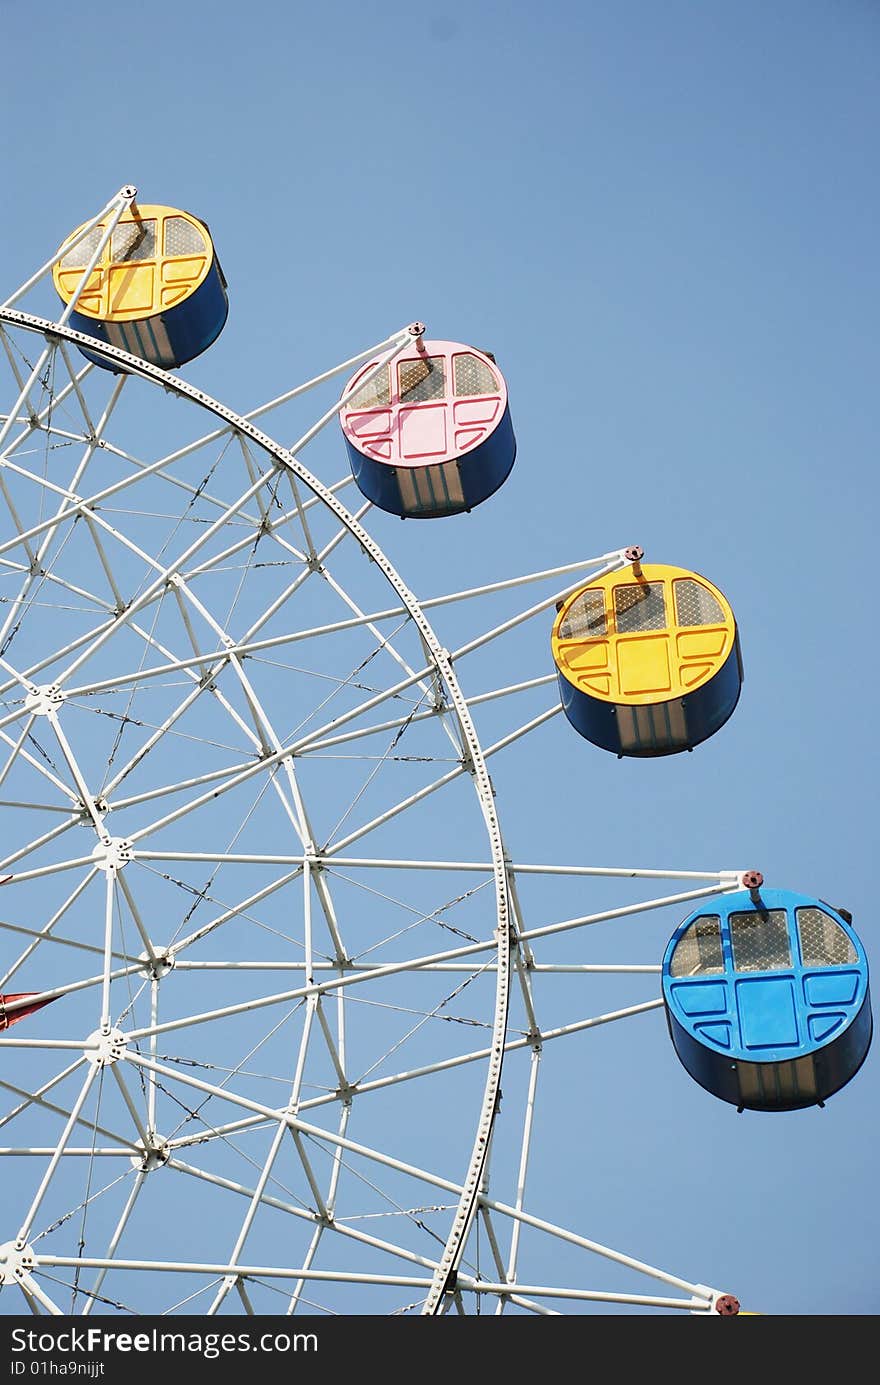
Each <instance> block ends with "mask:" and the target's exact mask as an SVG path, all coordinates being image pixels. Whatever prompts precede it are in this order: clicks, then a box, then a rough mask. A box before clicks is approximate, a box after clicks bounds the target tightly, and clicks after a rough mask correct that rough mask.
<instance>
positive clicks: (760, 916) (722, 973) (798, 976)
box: [662, 872, 872, 1111]
mask: <svg viewBox="0 0 880 1385" xmlns="http://www.w3.org/2000/svg"><path fill="white" fill-rule="evenodd" d="M744 880H745V883H746V884H748V885H750V888H748V889H745V890H741V891H737V892H736V893H734V894H729V895H724V896H722V897H721V898H719V899H717V900H713V901H712V902H711V903H710V904H707V905H706V906H705V907H704V908H702V909H700V910H699V911H697V912H696V913H694V914H692V915H691V916H690V917H689V918H688V919H686V920H685V921H684V923H682V924H681V925H680V926H679V927H678V928H677V929H676V931H675V933H674V934H673V936H672V938H671V940H670V942H669V944H668V946H667V948H666V952H665V955H664V958H663V966H662V987H663V1001H664V1004H665V1007H666V1020H667V1024H668V1027H669V1033H670V1036H671V1038H672V1042H673V1045H674V1047H675V1051H676V1053H677V1054H678V1057H679V1059H680V1060H681V1062H682V1064H683V1066H684V1067H685V1069H686V1070H687V1071H688V1072H689V1073H690V1075H691V1077H693V1078H694V1080H695V1081H696V1082H698V1083H699V1084H700V1086H702V1087H705V1088H706V1090H707V1091H709V1092H711V1093H712V1094H713V1095H714V1096H717V1097H719V1098H720V1099H721V1100H722V1101H727V1102H730V1103H731V1104H732V1105H734V1106H736V1107H737V1109H738V1110H740V1111H742V1110H745V1109H748V1110H752V1111H794V1110H799V1109H801V1108H803V1107H808V1106H822V1105H823V1104H824V1102H825V1101H826V1099H827V1098H828V1097H830V1096H831V1095H833V1093H835V1092H837V1091H839V1090H840V1088H841V1087H843V1086H845V1084H846V1083H847V1082H849V1081H850V1079H851V1078H852V1077H853V1076H854V1075H855V1073H856V1072H857V1071H858V1069H859V1068H860V1067H861V1065H862V1063H863V1062H864V1059H865V1056H866V1054H867V1052H868V1049H869V1047H870V1043H871V1035H872V1015H871V1001H870V992H869V987H868V963H867V958H866V956H865V950H864V948H863V946H862V944H861V942H860V941H859V938H858V936H857V935H856V933H855V931H854V930H853V928H852V923H851V919H850V916H849V914H848V913H847V911H846V910H844V909H835V908H832V907H831V906H830V905H828V904H826V903H825V902H824V900H821V899H814V898H812V897H810V896H808V895H801V894H794V893H792V892H791V891H790V890H778V889H776V890H769V889H763V888H762V886H763V880H762V877H761V876H760V874H759V873H758V872H755V873H754V874H753V875H752V876H751V878H750V876H746V877H744Z"/></svg>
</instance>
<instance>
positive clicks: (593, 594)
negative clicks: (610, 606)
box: [559, 591, 605, 640]
mask: <svg viewBox="0 0 880 1385" xmlns="http://www.w3.org/2000/svg"><path fill="white" fill-rule="evenodd" d="M604 634H605V597H604V594H603V593H602V592H601V591H585V592H581V593H580V595H579V596H576V597H575V599H574V601H573V602H572V603H571V605H570V606H569V608H568V611H567V612H566V615H565V619H564V620H562V621H561V622H560V625H559V638H560V639H561V640H591V639H597V638H598V637H599V636H600V635H604Z"/></svg>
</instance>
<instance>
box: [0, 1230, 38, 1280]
mask: <svg viewBox="0 0 880 1385" xmlns="http://www.w3.org/2000/svg"><path fill="white" fill-rule="evenodd" d="M36 1263H37V1257H36V1255H34V1251H33V1247H32V1246H23V1245H20V1244H19V1242H18V1241H7V1242H6V1243H5V1245H2V1246H0V1287H2V1286H4V1285H6V1284H17V1283H19V1281H20V1280H22V1279H23V1278H24V1277H25V1275H27V1274H30V1273H31V1271H32V1270H33V1269H34V1268H35V1267H36Z"/></svg>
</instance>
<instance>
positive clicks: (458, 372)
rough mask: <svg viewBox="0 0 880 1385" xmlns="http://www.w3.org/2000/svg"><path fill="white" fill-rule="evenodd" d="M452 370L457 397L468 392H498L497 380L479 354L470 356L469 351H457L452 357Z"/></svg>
mask: <svg viewBox="0 0 880 1385" xmlns="http://www.w3.org/2000/svg"><path fill="white" fill-rule="evenodd" d="M452 370H453V376H454V380H455V394H456V396H457V397H458V398H460V397H461V396H462V395H469V394H497V393H498V381H497V380H496V379H495V376H494V375H493V374H492V372H491V370H490V369H489V367H488V366H487V365H486V363H485V361H481V360H480V358H479V356H472V355H471V353H470V352H469V351H465V352H461V353H459V355H457V356H455V357H453V361H452Z"/></svg>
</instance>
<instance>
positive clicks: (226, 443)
mask: <svg viewBox="0 0 880 1385" xmlns="http://www.w3.org/2000/svg"><path fill="white" fill-rule="evenodd" d="M49 251H50V253H48V256H47V259H46V261H45V263H44V265H43V266H42V268H41V269H38V270H37V271H36V272H35V274H34V275H33V276H32V278H30V279H29V280H28V282H27V283H26V284H24V285H23V286H22V288H21V289H20V290H19V291H18V292H17V293H13V294H12V295H11V296H10V297H9V298H7V300H6V302H5V303H4V304H3V305H2V306H0V344H2V348H3V351H2V355H0V361H2V367H3V370H4V373H5V382H4V394H3V396H2V399H3V400H4V401H6V402H4V405H3V408H2V411H0V463H2V465H0V509H2V513H3V527H2V531H0V569H2V576H3V579H4V580H3V586H2V589H0V593H2V597H0V599H2V604H0V807H2V814H3V823H4V832H3V838H2V847H0V886H2V888H0V1093H2V1102H0V1153H2V1156H3V1169H4V1199H3V1205H4V1212H3V1216H4V1222H5V1224H4V1226H3V1227H0V1286H2V1293H0V1311H2V1312H3V1313H20V1312H22V1311H25V1312H28V1311H30V1312H35V1313H50V1314H72V1313H73V1314H113V1313H118V1312H136V1313H147V1314H175V1313H178V1314H198V1315H206V1316H207V1315H214V1314H224V1315H225V1314H257V1315H264V1314H278V1313H281V1314H296V1313H305V1314H315V1313H328V1314H334V1313H335V1314H338V1313H342V1314H371V1315H376V1314H382V1315H394V1314H403V1313H407V1314H424V1315H432V1314H442V1313H448V1312H456V1313H492V1314H502V1313H503V1314H556V1313H562V1312H565V1313H571V1312H575V1313H586V1312H607V1311H618V1312H630V1313H632V1312H645V1313H651V1312H661V1313H667V1312H674V1311H684V1312H689V1313H697V1314H710V1315H711V1314H721V1315H725V1314H731V1313H736V1312H738V1311H739V1303H738V1300H737V1298H736V1296H735V1294H734V1293H733V1292H731V1286H728V1285H725V1284H721V1285H716V1286H714V1287H713V1286H711V1285H707V1284H705V1283H704V1282H702V1277H701V1275H700V1270H699V1266H695V1267H682V1266H679V1265H675V1266H669V1265H664V1264H659V1265H658V1264H654V1263H649V1262H648V1261H647V1260H646V1259H644V1258H642V1257H641V1256H640V1254H639V1250H638V1247H637V1246H632V1245H617V1244H609V1243H607V1242H606V1241H605V1240H603V1239H601V1238H598V1237H597V1236H596V1235H595V1233H594V1232H593V1231H592V1228H591V1227H590V1226H589V1225H569V1224H567V1223H565V1224H564V1223H561V1222H560V1221H558V1220H556V1219H555V1218H554V1216H553V1215H550V1214H549V1213H548V1211H547V1210H546V1206H547V1203H548V1201H549V1200H550V1199H549V1198H548V1187H547V1179H546V1172H545V1169H546V1165H545V1164H544V1162H543V1156H542V1149H543V1147H545V1146H546V1145H547V1144H548V1143H549V1144H550V1145H552V1144H553V1142H554V1141H555V1140H558V1139H560V1138H561V1135H560V1132H559V1130H558V1128H556V1127H554V1125H553V1124H552V1123H548V1122H547V1121H546V1120H545V1119H544V1118H543V1116H542V1115H541V1110H542V1105H541V1103H542V1100H543V1093H544V1090H545V1088H546V1087H547V1085H548V1084H551V1085H553V1084H564V1083H565V1082H567V1081H568V1080H569V1078H568V1076H567V1069H566V1064H567V1063H568V1062H569V1058H568V1052H569V1049H570V1046H571V1044H572V1043H573V1042H575V1041H577V1040H579V1039H581V1038H583V1036H585V1035H589V1034H595V1035H599V1034H602V1033H604V1032H607V1031H608V1030H610V1029H614V1028H615V1026H622V1025H627V1024H632V1023H639V1022H640V1020H641V1018H642V1017H643V1016H644V1015H645V1014H647V1013H648V1012H652V1011H660V1012H661V1013H665V1016H666V1025H667V1026H668V1032H669V1036H670V1039H671V1042H672V1043H673V1046H674V1048H675V1051H676V1053H677V1054H678V1056H679V1058H680V1059H681V1062H682V1063H683V1064H684V1066H685V1068H686V1069H687V1070H688V1071H689V1072H690V1074H691V1076H693V1077H694V1078H695V1080H696V1081H697V1082H698V1083H700V1084H701V1085H702V1086H703V1087H705V1088H706V1089H707V1091H708V1092H711V1093H712V1094H714V1095H715V1096H716V1097H719V1098H720V1099H722V1100H725V1101H728V1102H731V1103H732V1104H734V1105H737V1106H739V1107H740V1108H743V1107H754V1108H756V1109H780V1110H785V1109H794V1108H797V1107H798V1106H804V1105H808V1104H814V1103H817V1102H821V1101H822V1100H824V1098H825V1097H826V1096H827V1095H829V1094H831V1093H832V1092H833V1091H835V1090H837V1089H838V1088H839V1087H840V1086H841V1085H843V1083H844V1082H846V1081H848V1080H849V1079H850V1078H851V1077H852V1076H853V1075H854V1073H855V1072H856V1071H857V1069H858V1067H859V1066H860V1064H861V1062H862V1061H863V1059H864V1057H865V1054H866V1052H867V1049H868V1045H869V1043H870V1038H871V1018H870V1002H869V996H868V989H867V969H866V965H865V958H864V950H863V949H862V946H861V943H860V941H859V939H858V937H857V935H856V934H855V932H854V931H853V929H852V926H851V920H850V918H849V917H848V916H847V915H846V913H845V911H842V910H838V909H834V908H832V907H831V906H829V905H827V904H825V903H824V902H823V901H819V900H813V899H811V898H808V897H802V896H794V895H790V894H789V892H787V891H784V890H769V889H765V888H764V882H763V879H762V877H761V875H760V873H759V872H757V871H756V870H754V869H753V868H752V863H746V865H745V866H741V867H736V866H733V865H732V866H731V868H730V869H724V870H720V871H719V870H717V869H715V870H708V869H707V870H698V869H686V870H674V869H669V870H661V869H656V868H651V867H649V866H646V867H645V868H641V867H639V866H638V865H637V864H636V865H629V864H628V865H626V866H620V865H611V866H608V867H603V866H600V865H596V864H594V863H592V862H589V861H587V862H583V861H582V862H577V863H574V864H571V865H566V864H564V863H553V862H549V863H548V861H546V860H545V861H544V862H543V863H542V862H541V861H535V860H522V859H520V858H519V857H518V855H517V854H516V853H515V852H514V851H513V850H512V849H511V842H510V839H509V835H508V831H507V827H506V811H507V813H508V815H509V804H506V803H505V796H504V793H503V792H499V789H498V776H496V775H495V772H494V767H495V765H496V763H497V764H499V765H501V764H502V763H509V762H511V761H512V762H513V763H514V764H516V762H517V759H518V757H525V758H526V760H527V758H528V747H529V745H530V744H531V743H532V741H533V738H534V736H533V733H535V732H537V731H538V730H539V728H541V727H543V726H544V725H545V724H546V723H547V722H548V721H549V720H551V719H553V718H555V717H561V718H563V719H564V720H567V721H568V722H569V723H570V731H571V736H572V739H573V741H575V742H577V744H578V745H579V746H580V745H581V744H582V743H583V741H584V740H586V741H588V742H591V743H592V745H593V747H595V753H596V754H601V753H611V754H616V755H618V756H624V755H630V756H656V755H661V754H670V753H677V752H679V751H687V750H690V749H693V747H694V746H695V745H697V744H699V742H700V741H701V740H703V739H705V738H707V737H708V736H710V735H712V734H714V733H715V731H717V730H718V729H719V728H720V727H721V726H722V725H723V724H724V722H725V721H726V720H727V719H728V718H729V717H730V716H731V715H732V714H733V712H734V709H735V706H736V702H737V698H738V694H739V687H740V683H741V680H742V654H741V651H740V648H739V639H738V633H737V629H736V621H735V617H734V613H733V610H732V608H731V606H730V605H729V603H728V601H727V598H726V597H725V595H724V593H722V592H721V591H720V590H719V589H718V588H717V587H715V586H714V584H713V583H712V582H711V580H709V578H707V577H703V576H702V574H698V573H692V572H689V571H688V570H686V569H683V568H677V567H671V566H667V565H665V564H659V563H649V562H647V561H646V560H645V554H644V552H643V551H642V549H641V548H640V547H638V546H636V545H633V544H632V543H631V542H630V541H629V540H630V539H631V538H632V536H621V547H619V548H616V549H614V548H612V549H610V550H608V551H606V552H603V553H600V554H597V555H592V556H588V557H586V558H583V557H580V558H577V559H576V560H574V561H569V562H567V563H564V564H561V565H560V566H558V567H557V568H554V569H552V570H544V571H540V572H526V573H516V572H508V573H503V574H499V576H498V579H497V580H496V581H494V582H492V583H488V584H485V583H484V584H482V585H480V586H467V584H466V582H456V583H452V584H450V589H449V590H447V591H444V592H439V593H436V594H433V595H431V596H430V597H428V598H422V599H419V598H417V597H416V595H415V594H414V586H415V583H416V580H417V575H415V576H414V575H412V574H407V575H406V576H402V575H400V574H399V573H398V571H397V570H396V568H395V567H394V565H393V564H392V562H391V561H390V560H389V558H388V556H386V553H385V552H384V551H383V549H382V547H380V545H379V544H378V543H377V542H376V540H375V538H374V537H373V536H372V534H371V527H370V516H371V512H372V511H373V510H375V509H379V510H382V511H384V512H386V513H390V514H398V515H400V516H401V517H404V518H407V519H408V520H412V521H413V522H414V523H419V522H420V521H422V522H424V531H425V534H426V536H427V535H429V534H430V532H431V528H432V525H434V524H436V525H442V522H443V520H444V518H445V517H447V516H452V515H455V514H458V513H461V512H462V511H465V510H469V509H471V508H473V507H474V506H476V505H480V504H482V503H484V502H491V496H492V494H493V493H494V492H495V491H496V490H497V489H498V488H499V487H500V486H501V485H503V484H504V481H505V479H506V477H507V475H508V474H509V472H510V470H511V468H512V467H513V465H514V464H515V456H516V442H515V436H514V424H513V422H512V413H513V415H515V408H514V409H513V410H512V409H511V405H510V403H509V401H508V398H507V387H506V383H505V380H504V377H503V374H502V371H501V369H500V367H499V364H498V363H497V362H496V360H495V358H494V356H493V355H492V354H491V353H488V352H485V351H482V350H479V349H477V348H475V347H471V346H469V345H467V344H463V343H458V342H456V341H450V340H447V339H446V338H445V337H444V338H441V339H433V338H431V337H430V336H429V335H428V333H427V328H426V327H425V326H424V325H423V324H421V323H418V322H414V323H407V324H404V325H403V326H402V327H401V328H400V329H399V330H395V331H393V332H391V333H390V335H388V336H387V337H385V338H384V339H383V340H381V341H379V342H377V343H373V344H371V345H369V346H368V347H366V348H365V349H363V350H358V351H357V352H356V353H355V354H354V355H348V356H347V358H346V359H344V360H342V361H341V362H339V363H338V364H335V365H330V366H329V367H328V368H326V369H324V370H322V371H321V372H320V373H319V374H318V375H317V376H316V377H315V378H313V379H311V380H308V381H306V382H304V383H302V384H300V385H298V386H296V387H294V388H292V389H290V390H289V391H287V392H286V393H285V394H283V395H282V396H279V397H278V398H276V399H273V400H271V401H268V402H266V403H265V404H264V405H262V406H261V407H260V408H258V409H256V410H253V411H251V412H250V413H247V414H241V413H238V412H236V411H234V410H233V409H232V408H229V407H227V406H226V405H225V404H223V403H221V402H218V401H217V400H215V399H213V398H211V397H209V396H208V395H207V394H206V393H204V392H203V391H202V390H200V389H198V388H196V387H194V386H193V385H191V384H189V383H187V382H186V380H185V379H183V378H181V377H180V376H179V375H177V374H175V373H174V372H175V371H177V370H178V369H179V367H180V366H182V365H184V364H185V363H186V362H187V361H189V360H191V359H193V358H194V357H195V356H196V355H198V354H200V353H201V352H202V351H203V350H205V349H206V348H207V347H208V346H210V344H211V343H212V342H213V341H214V340H215V338H216V337H217V336H218V334H219V332H220V331H221V330H222V329H223V327H224V324H225V322H226V313H227V286H226V282H225V279H224V276H223V273H222V269H221V268H220V263H219V258H218V255H217V251H216V248H215V246H214V242H213V238H212V235H211V233H210V232H209V230H208V228H207V226H206V225H205V224H204V223H203V222H201V221H200V219H199V218H198V217H197V216H194V215H193V214H191V213H189V212H185V211H183V210H181V209H177V208H169V207H165V206H162V205H159V204H155V205H153V204H150V205H141V204H139V202H138V200H137V193H136V189H135V188H133V187H131V186H127V187H124V188H122V189H121V190H120V192H119V193H118V194H116V195H115V196H114V197H113V198H111V199H110V201H109V202H108V203H107V205H106V206H105V207H103V208H102V209H101V210H100V211H99V212H97V213H96V214H95V215H93V216H91V217H90V219H89V220H87V221H86V222H84V223H83V224H82V225H81V226H80V227H79V228H78V230H76V231H75V232H72V234H71V236H70V237H69V238H68V239H67V241H66V242H65V243H64V245H63V246H61V247H60V248H57V249H56V248H51V247H50V248H49ZM48 288H51V289H52V292H53V293H54V295H55V297H54V299H53V301H54V302H55V303H57V302H58V300H59V299H60V303H61V309H60V311H59V312H58V313H57V315H56V316H55V317H52V316H47V315H46V311H45V310H44V311H42V312H39V313H36V312H32V311H30V307H29V304H30V301H31V297H34V298H35V297H37V295H39V294H41V293H44V292H45V291H46V290H47V289H48ZM43 301H45V300H43ZM346 349H347V350H348V351H350V350H351V348H350V346H349V347H347V348H346ZM340 381H341V382H342V384H341V387H340ZM316 399H317V400H319V403H318V404H317V405H315V404H314V402H313V401H314V400H316ZM334 430H335V432H336V434H337V435H338V437H337V446H336V449H335V453H336V455H337V457H338V460H339V463H340V467H339V471H338V473H337V474H336V475H335V476H334V477H331V478H329V479H322V478H321V477H319V475H318V474H317V468H316V469H315V471H313V470H311V469H310V468H309V467H308V466H307V464H306V463H305V462H304V461H303V460H302V455H303V454H304V453H305V452H306V449H307V447H308V445H309V444H310V443H312V442H313V440H315V439H317V438H318V437H319V435H320V436H323V437H327V435H328V434H329V433H331V432H333V431H334ZM279 436H281V437H284V438H286V439H294V440H293V441H287V442H284V443H282V442H279V441H278V440H277V439H278V437H279ZM340 473H341V474H340ZM352 497H354V499H352ZM426 541H430V540H429V539H426ZM585 748H586V747H585ZM551 849H552V848H549V847H548V850H547V853H546V854H547V855H549V854H550V851H551ZM586 886H589V896H588V898H589V903H590V907H589V910H585V909H584V908H583V905H582V906H581V908H580V909H577V908H574V909H571V910H569V911H568V912H567V911H566V907H565V904H564V902H563V901H565V900H566V898H567V896H566V895H565V890H566V889H567V888H570V889H571V890H572V892H573V893H572V894H571V896H569V897H570V898H573V899H575V898H579V899H580V900H581V901H583V900H584V899H585V898H586V896H585V894H584V890H585V887H586ZM670 911H673V912H674V915H675V920H676V923H677V924H678V927H677V928H676V931H675V934H674V937H673V938H672V939H671V940H670V942H669V947H668V949H667V952H666V954H665V955H663V949H662V948H661V949H660V951H659V952H650V953H649V955H647V956H643V955H639V953H638V945H637V942H635V941H634V940H633V936H632V933H631V932H630V931H628V930H627V929H626V925H627V923H628V922H629V921H630V920H631V919H632V918H633V917H634V916H638V917H640V918H641V917H646V916H650V917H655V916H656V917H658V918H659V919H661V920H662V918H663V917H664V916H665V915H668V913H669V912H670ZM661 926H663V925H662V924H661ZM668 933H669V929H668V928H666V934H668ZM600 938H601V940H602V941H601V943H598V944H597V941H596V940H597V939H600ZM616 949H617V950H616ZM585 981H589V983H590V984H589V989H588V990H585V989H583V983H584V982H585ZM605 987H607V991H606V990H604V989H603V988H605ZM792 996H794V997H795V1000H792ZM786 1025H788V1030H786V1029H785V1026H786ZM708 1099H709V1098H708V1097H707V1100H708Z"/></svg>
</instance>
